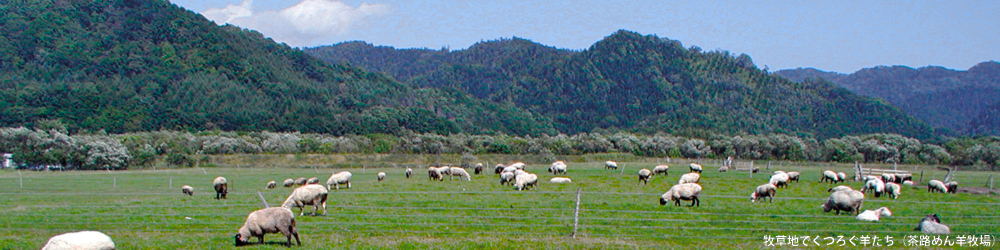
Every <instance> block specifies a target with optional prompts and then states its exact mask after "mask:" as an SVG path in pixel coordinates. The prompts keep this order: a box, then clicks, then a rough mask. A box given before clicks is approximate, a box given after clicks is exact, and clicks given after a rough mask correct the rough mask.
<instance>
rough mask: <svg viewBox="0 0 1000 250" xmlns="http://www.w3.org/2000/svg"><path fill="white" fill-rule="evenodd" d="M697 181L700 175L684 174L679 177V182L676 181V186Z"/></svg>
mask: <svg viewBox="0 0 1000 250" xmlns="http://www.w3.org/2000/svg"><path fill="white" fill-rule="evenodd" d="M699 180H701V174H699V173H686V174H684V175H681V178H680V179H679V180H677V184H684V183H698V181H699Z"/></svg>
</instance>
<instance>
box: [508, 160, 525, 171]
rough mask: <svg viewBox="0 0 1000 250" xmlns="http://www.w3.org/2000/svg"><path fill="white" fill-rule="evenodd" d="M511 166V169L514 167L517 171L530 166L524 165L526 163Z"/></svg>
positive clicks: (516, 163)
mask: <svg viewBox="0 0 1000 250" xmlns="http://www.w3.org/2000/svg"><path fill="white" fill-rule="evenodd" d="M510 166H511V167H514V168H516V169H521V170H524V167H526V166H528V165H527V164H524V162H515V163H514V164H510Z"/></svg>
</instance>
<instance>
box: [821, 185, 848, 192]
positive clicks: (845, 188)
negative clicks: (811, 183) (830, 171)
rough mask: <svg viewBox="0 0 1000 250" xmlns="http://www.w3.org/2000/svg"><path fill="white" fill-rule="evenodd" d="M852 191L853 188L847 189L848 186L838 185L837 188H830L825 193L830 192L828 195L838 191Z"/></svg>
mask: <svg viewBox="0 0 1000 250" xmlns="http://www.w3.org/2000/svg"><path fill="white" fill-rule="evenodd" d="M852 190H854V189H853V188H851V187H848V186H844V185H839V186H836V187H832V188H830V189H827V190H826V191H827V192H830V193H833V192H840V191H852Z"/></svg>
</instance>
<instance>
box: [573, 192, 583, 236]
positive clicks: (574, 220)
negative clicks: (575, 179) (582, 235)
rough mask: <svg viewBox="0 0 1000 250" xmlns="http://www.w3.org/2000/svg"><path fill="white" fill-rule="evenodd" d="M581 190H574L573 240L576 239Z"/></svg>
mask: <svg viewBox="0 0 1000 250" xmlns="http://www.w3.org/2000/svg"><path fill="white" fill-rule="evenodd" d="M582 190H583V189H581V188H577V189H576V210H575V212H573V239H576V232H577V228H578V227H579V226H580V192H581V191H582Z"/></svg>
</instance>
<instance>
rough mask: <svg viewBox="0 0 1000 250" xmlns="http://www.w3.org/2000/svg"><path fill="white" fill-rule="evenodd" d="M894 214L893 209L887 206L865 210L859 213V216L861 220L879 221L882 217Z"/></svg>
mask: <svg viewBox="0 0 1000 250" xmlns="http://www.w3.org/2000/svg"><path fill="white" fill-rule="evenodd" d="M889 216H892V211H889V208H887V207H880V208H878V209H875V210H865V211H864V212H862V213H860V214H858V217H855V218H857V219H858V220H860V221H878V220H879V219H881V218H882V217H889Z"/></svg>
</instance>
